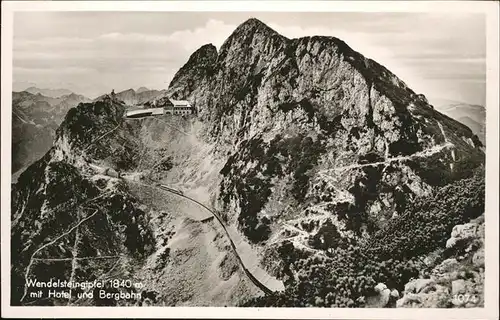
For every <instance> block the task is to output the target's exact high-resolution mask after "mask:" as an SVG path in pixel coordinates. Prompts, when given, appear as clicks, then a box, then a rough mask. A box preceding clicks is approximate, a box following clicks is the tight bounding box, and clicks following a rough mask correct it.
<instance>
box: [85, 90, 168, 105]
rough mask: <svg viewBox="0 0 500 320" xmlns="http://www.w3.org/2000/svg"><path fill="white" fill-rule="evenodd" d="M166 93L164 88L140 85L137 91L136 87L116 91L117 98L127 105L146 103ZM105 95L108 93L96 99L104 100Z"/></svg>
mask: <svg viewBox="0 0 500 320" xmlns="http://www.w3.org/2000/svg"><path fill="white" fill-rule="evenodd" d="M164 93H165V91H164V90H161V91H160V90H149V89H148V88H146V87H140V88H139V89H137V91H135V90H134V89H128V90H124V91H121V92H118V93H116V98H117V99H118V100H121V101H123V102H124V103H125V104H126V105H129V106H133V105H139V104H143V103H145V102H147V101H149V100H152V99H154V98H156V97H158V96H160V95H162V94H164ZM105 96H106V94H103V95H101V96H99V97H97V98H96V99H94V101H99V100H102V98H104V97H105Z"/></svg>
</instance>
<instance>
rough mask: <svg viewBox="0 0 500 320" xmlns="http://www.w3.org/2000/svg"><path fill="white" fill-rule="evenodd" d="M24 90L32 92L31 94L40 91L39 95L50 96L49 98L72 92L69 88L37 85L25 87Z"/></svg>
mask: <svg viewBox="0 0 500 320" xmlns="http://www.w3.org/2000/svg"><path fill="white" fill-rule="evenodd" d="M24 91H25V92H29V93H32V94H38V93H40V94H41V95H44V96H46V97H51V98H58V97H61V96H64V95H68V94H72V93H73V92H72V91H71V90H68V89H40V88H37V87H29V88H27V89H25V90H24Z"/></svg>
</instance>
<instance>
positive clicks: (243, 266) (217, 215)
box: [128, 180, 274, 294]
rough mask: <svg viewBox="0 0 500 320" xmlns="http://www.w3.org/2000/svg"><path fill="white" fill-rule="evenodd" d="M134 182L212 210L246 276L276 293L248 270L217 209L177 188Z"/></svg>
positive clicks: (269, 291) (209, 210)
mask: <svg viewBox="0 0 500 320" xmlns="http://www.w3.org/2000/svg"><path fill="white" fill-rule="evenodd" d="M128 181H131V180H128ZM132 182H134V183H137V184H140V185H143V186H147V187H153V188H157V189H160V190H162V191H165V192H169V193H172V194H175V195H177V196H179V197H182V198H185V199H188V200H190V201H192V202H194V203H196V204H198V205H199V206H201V207H203V208H204V209H205V210H207V211H208V212H210V213H211V214H212V215H213V216H214V217H215V218H216V219H217V221H219V224H220V225H221V226H222V229H224V232H225V233H226V236H227V238H228V239H229V243H230V244H231V248H232V250H233V253H234V255H235V256H236V258H237V259H238V262H239V264H240V266H241V268H242V269H243V271H244V272H245V274H246V276H247V277H248V278H249V279H250V281H252V283H253V284H254V285H255V286H256V287H258V288H259V289H260V290H262V291H263V292H264V293H265V294H272V293H274V291H272V290H271V289H269V288H268V287H266V286H265V285H264V284H263V283H262V282H260V281H259V280H258V279H257V278H256V277H255V276H254V275H253V274H252V273H251V272H250V270H248V268H247V267H246V266H245V264H244V262H243V260H242V259H241V256H240V255H239V253H238V251H237V249H236V245H235V244H234V241H233V239H232V238H231V235H230V234H229V231H228V230H227V228H226V225H225V224H224V222H223V221H222V219H221V217H220V216H219V214H218V213H217V212H216V211H215V210H212V209H211V208H209V207H208V206H206V205H204V204H203V203H201V202H199V201H198V200H196V199H193V198H191V197H189V196H186V195H184V194H182V193H180V192H178V191H176V190H175V189H171V188H169V187H167V186H162V185H159V186H156V185H147V184H144V183H140V182H137V181H132Z"/></svg>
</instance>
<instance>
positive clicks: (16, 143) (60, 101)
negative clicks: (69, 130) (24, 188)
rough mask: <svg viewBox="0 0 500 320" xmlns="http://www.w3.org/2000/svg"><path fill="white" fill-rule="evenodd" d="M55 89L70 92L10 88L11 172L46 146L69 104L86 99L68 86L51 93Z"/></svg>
mask: <svg viewBox="0 0 500 320" xmlns="http://www.w3.org/2000/svg"><path fill="white" fill-rule="evenodd" d="M34 91H36V90H34ZM49 91H50V90H49ZM55 91H59V92H66V91H67V92H70V93H69V94H66V95H62V96H59V97H57V98H54V97H50V96H45V95H43V94H41V93H39V92H38V93H36V94H33V93H30V92H27V91H21V92H12V173H13V174H14V173H16V172H18V171H22V170H21V169H23V168H25V167H26V166H28V165H30V164H31V163H32V162H34V161H36V160H38V158H40V157H41V156H43V155H44V154H45V152H47V150H49V149H50V147H51V146H52V141H53V138H54V136H55V131H56V129H57V128H58V127H59V124H60V123H61V122H62V120H63V118H64V116H65V115H66V113H67V112H68V110H69V109H70V108H72V107H76V106H77V105H78V104H79V103H80V102H89V101H90V99H88V98H87V97H84V96H82V95H78V94H75V93H72V92H71V91H69V90H65V89H61V90H52V93H54V92H55Z"/></svg>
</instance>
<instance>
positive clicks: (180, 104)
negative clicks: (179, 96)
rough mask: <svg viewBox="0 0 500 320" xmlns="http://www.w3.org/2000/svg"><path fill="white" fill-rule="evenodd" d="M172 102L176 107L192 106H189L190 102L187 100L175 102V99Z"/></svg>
mask: <svg viewBox="0 0 500 320" xmlns="http://www.w3.org/2000/svg"><path fill="white" fill-rule="evenodd" d="M170 101H171V102H172V103H173V104H174V106H186V107H188V106H190V105H189V101H187V100H174V99H170Z"/></svg>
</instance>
